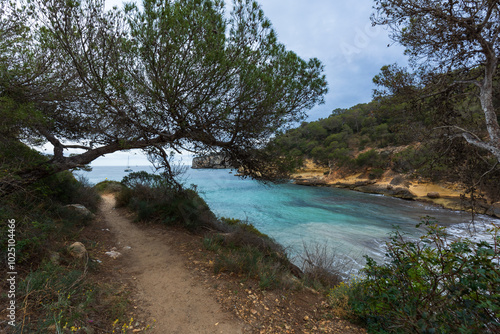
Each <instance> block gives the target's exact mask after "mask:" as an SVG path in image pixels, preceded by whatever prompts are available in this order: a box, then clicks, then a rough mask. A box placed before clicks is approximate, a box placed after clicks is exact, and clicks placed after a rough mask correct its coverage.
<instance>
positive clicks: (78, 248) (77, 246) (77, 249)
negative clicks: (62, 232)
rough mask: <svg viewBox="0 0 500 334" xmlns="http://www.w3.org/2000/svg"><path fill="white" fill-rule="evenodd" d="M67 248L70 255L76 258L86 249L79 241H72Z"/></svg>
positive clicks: (81, 255)
mask: <svg viewBox="0 0 500 334" xmlns="http://www.w3.org/2000/svg"><path fill="white" fill-rule="evenodd" d="M68 249H69V253H70V254H71V256H73V257H76V258H78V259H81V258H83V257H84V256H85V255H86V254H87V249H86V248H85V246H84V245H83V244H82V243H81V242H74V243H73V244H71V245H70V246H69V247H68Z"/></svg>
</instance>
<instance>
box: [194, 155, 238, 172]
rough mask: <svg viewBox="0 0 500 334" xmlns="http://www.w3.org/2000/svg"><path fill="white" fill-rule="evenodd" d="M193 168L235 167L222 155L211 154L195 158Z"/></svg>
mask: <svg viewBox="0 0 500 334" xmlns="http://www.w3.org/2000/svg"><path fill="white" fill-rule="evenodd" d="M191 168H193V169H199V168H208V169H227V168H234V167H233V166H232V165H231V164H230V163H229V161H228V160H227V159H226V158H225V157H224V156H223V155H222V154H210V155H204V156H201V157H195V158H193V162H192V163H191Z"/></svg>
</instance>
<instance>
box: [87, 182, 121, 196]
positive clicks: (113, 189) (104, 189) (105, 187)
mask: <svg viewBox="0 0 500 334" xmlns="http://www.w3.org/2000/svg"><path fill="white" fill-rule="evenodd" d="M123 187H124V186H123V185H122V184H121V183H120V182H116V181H102V182H99V183H98V184H96V185H95V186H94V189H95V190H96V191H97V192H99V193H100V194H116V193H119V192H120V191H122V189H123Z"/></svg>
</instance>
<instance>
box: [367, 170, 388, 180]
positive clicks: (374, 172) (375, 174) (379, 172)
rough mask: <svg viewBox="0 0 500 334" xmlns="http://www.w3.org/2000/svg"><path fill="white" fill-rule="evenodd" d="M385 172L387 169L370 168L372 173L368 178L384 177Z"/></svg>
mask: <svg viewBox="0 0 500 334" xmlns="http://www.w3.org/2000/svg"><path fill="white" fill-rule="evenodd" d="M384 172H385V170H383V169H382V168H373V169H372V170H370V173H368V178H369V179H370V180H375V179H379V178H381V177H382V175H383V174H384Z"/></svg>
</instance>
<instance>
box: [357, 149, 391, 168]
mask: <svg viewBox="0 0 500 334" xmlns="http://www.w3.org/2000/svg"><path fill="white" fill-rule="evenodd" d="M355 164H356V166H358V167H375V168H383V167H384V166H385V164H386V162H385V161H384V159H383V157H382V156H381V155H380V154H379V153H378V152H377V151H375V150H373V149H371V150H369V151H366V152H364V153H360V154H359V155H358V157H357V158H356V159H355Z"/></svg>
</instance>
